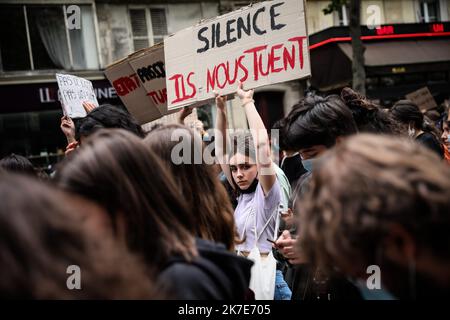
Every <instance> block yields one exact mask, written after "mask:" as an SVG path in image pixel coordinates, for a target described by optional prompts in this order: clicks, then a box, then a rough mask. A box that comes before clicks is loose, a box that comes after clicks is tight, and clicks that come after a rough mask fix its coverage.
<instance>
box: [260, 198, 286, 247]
mask: <svg viewBox="0 0 450 320" xmlns="http://www.w3.org/2000/svg"><path fill="white" fill-rule="evenodd" d="M279 205H280V203H278V205H277V206H276V207H275V209H274V210H273V212H272V214H271V216H270V217H269V219H267V221H266V224H265V225H264V227H263V228H262V230H261V232H260V234H259V236H257V237H256V217H255V239H256V243H258V241H259V238H261V236H262V234H263V233H264V230H266V228H267V226H268V225H269V222H270V220H272V218H273V217H274V216H276V217H275V219H276V220H275V230H274V233H273V234H274V236H273V238H274V240H275V238H276V236H277V229H278V228H279V227H280V219H279V216H278V215H277V213H278V210H277V209H278V207H279ZM255 245H256V244H255Z"/></svg>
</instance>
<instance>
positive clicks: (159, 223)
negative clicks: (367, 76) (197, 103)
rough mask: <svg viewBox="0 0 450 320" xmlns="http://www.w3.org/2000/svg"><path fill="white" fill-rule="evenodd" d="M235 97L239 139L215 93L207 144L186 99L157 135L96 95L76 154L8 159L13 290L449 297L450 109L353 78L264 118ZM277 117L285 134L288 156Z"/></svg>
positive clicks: (64, 125) (64, 122)
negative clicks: (378, 98) (356, 86)
mask: <svg viewBox="0 0 450 320" xmlns="http://www.w3.org/2000/svg"><path fill="white" fill-rule="evenodd" d="M236 96H237V98H238V99H239V100H240V102H241V105H242V108H243V109H244V111H245V115H246V117H247V120H248V124H249V129H250V130H248V131H246V130H235V131H234V132H231V134H229V133H230V132H229V130H228V129H229V128H228V124H227V98H226V97H223V96H220V94H218V93H217V94H216V106H217V117H216V128H215V131H214V132H215V135H214V139H209V140H208V141H205V139H202V134H205V132H204V131H200V132H199V131H198V130H195V129H192V128H190V127H188V126H186V125H184V123H183V120H184V118H185V117H186V116H187V115H188V113H189V112H190V111H186V110H188V109H185V110H182V111H181V112H180V118H179V122H180V123H178V124H170V125H156V126H154V127H152V128H151V130H150V131H149V132H144V131H143V130H142V128H141V126H140V125H139V124H138V123H137V122H136V120H135V119H133V117H132V116H131V115H130V114H129V113H128V112H126V111H125V110H123V109H121V108H118V107H116V106H112V105H102V106H99V107H97V108H93V106H91V105H89V104H85V105H84V107H85V109H86V110H87V111H88V114H87V116H86V117H85V118H80V119H70V118H68V117H63V118H62V119H61V130H62V132H63V133H64V135H65V136H66V138H67V149H66V156H65V158H64V160H63V161H61V162H60V163H58V164H57V165H56V166H55V170H54V172H53V173H52V174H51V175H46V174H43V173H42V172H39V171H38V170H37V169H36V168H34V167H33V165H32V163H31V162H30V161H29V160H28V159H27V158H25V157H23V156H20V155H16V154H11V155H9V156H7V157H5V158H3V159H1V160H0V198H1V201H2V205H1V206H0V221H1V223H0V228H1V231H0V265H2V266H4V267H3V269H2V275H1V277H0V295H1V296H3V297H8V298H11V297H15V298H36V299H49V298H50V299H53V298H56V299H117V298H123V299H194V300H197V299H205V300H211V299H213V300H247V301H249V300H255V299H256V300H261V299H264V300H363V299H401V300H404V299H424V298H433V299H434V298H438V299H439V298H445V297H448V296H449V294H450V250H449V248H450V232H449V229H450V153H449V148H450V133H449V124H450V117H449V110H448V106H445V105H443V106H441V107H439V108H436V109H435V110H428V111H427V112H423V111H422V110H420V108H419V106H417V105H415V104H414V103H413V102H411V101H408V100H401V101H398V102H397V103H396V104H395V105H394V106H392V107H391V108H386V107H383V106H380V105H377V104H375V103H373V102H371V101H370V100H369V99H367V98H366V97H364V96H362V95H360V94H359V93H357V92H355V91H353V90H352V89H350V88H344V89H343V90H342V92H341V95H340V96H339V95H328V96H323V95H319V94H315V93H312V92H311V93H307V94H306V95H305V97H304V98H302V99H301V101H299V102H298V103H297V104H296V105H294V106H293V108H292V110H291V112H290V113H289V114H288V115H287V116H286V117H285V118H283V119H281V120H279V121H278V122H277V123H276V124H275V126H274V128H265V126H264V123H263V121H262V119H261V117H260V115H259V114H258V111H257V109H256V106H255V101H254V99H253V90H244V88H243V85H242V84H240V85H239V87H238V88H237V91H236ZM190 110H191V109H190ZM267 129H278V130H279V131H278V132H279V148H280V149H281V150H282V161H281V163H280V164H279V165H278V164H277V163H275V160H274V159H275V158H276V157H274V156H273V152H272V150H273V148H272V146H271V144H270V139H269V138H270V137H269V135H268V130H267ZM174 137H175V138H174ZM180 146H184V147H186V148H180ZM188 150H189V151H192V152H188ZM208 150H209V151H212V152H211V154H212V155H213V161H212V162H211V161H207V160H208V159H205V154H206V153H207V152H205V151H208ZM180 159H181V160H180ZM199 159H200V161H199ZM73 266H75V267H76V268H79V269H80V270H81V273H80V279H78V280H77V281H78V282H79V284H80V286H79V287H78V288H73V286H70V285H69V282H70V279H69V278H70V277H71V273H70V272H69V271H68V270H72V269H70V267H73ZM68 268H69V269H68Z"/></svg>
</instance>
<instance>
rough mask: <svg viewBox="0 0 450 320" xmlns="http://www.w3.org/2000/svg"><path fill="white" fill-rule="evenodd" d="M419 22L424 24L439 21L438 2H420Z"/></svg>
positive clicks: (436, 0)
mask: <svg viewBox="0 0 450 320" xmlns="http://www.w3.org/2000/svg"><path fill="white" fill-rule="evenodd" d="M419 21H420V22H425V23H428V22H436V21H440V19H439V1H438V0H425V1H420V17H419Z"/></svg>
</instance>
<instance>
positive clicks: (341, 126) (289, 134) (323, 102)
mask: <svg viewBox="0 0 450 320" xmlns="http://www.w3.org/2000/svg"><path fill="white" fill-rule="evenodd" d="M276 128H281V132H280V140H282V141H281V142H280V146H282V148H285V150H299V149H303V148H309V147H312V146H315V145H325V146H327V147H332V146H333V145H334V144H335V143H336V138H337V137H340V136H348V135H351V134H354V133H356V132H357V129H356V124H355V121H354V120H353V116H352V113H351V111H350V109H349V108H348V107H347V106H346V105H345V104H344V102H343V101H342V100H341V98H340V97H339V96H337V95H330V96H326V97H321V96H319V95H316V94H314V93H311V94H308V95H307V96H306V97H305V98H304V99H303V100H301V101H300V102H299V103H298V104H296V105H295V106H293V108H292V110H291V112H290V113H289V114H288V115H287V117H286V118H284V119H283V120H281V121H280V122H278V123H277V127H276Z"/></svg>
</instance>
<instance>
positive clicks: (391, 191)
mask: <svg viewBox="0 0 450 320" xmlns="http://www.w3.org/2000/svg"><path fill="white" fill-rule="evenodd" d="M297 210H298V213H299V215H300V219H299V238H300V241H299V243H298V246H299V249H301V250H302V252H303V254H304V255H305V256H306V257H307V258H308V259H309V260H310V261H311V262H313V263H320V264H321V265H322V266H324V267H328V268H330V267H334V268H338V269H339V271H340V272H341V273H342V274H344V275H345V276H347V277H350V278H351V279H353V280H354V281H355V283H358V287H359V288H360V289H362V290H361V293H362V294H363V296H364V298H366V299H383V300H386V299H393V298H395V299H400V300H416V299H417V300H421V299H427V300H428V299H430V300H433V301H436V299H437V300H443V301H445V300H447V299H448V297H449V294H450V252H449V249H448V244H449V243H450V234H449V232H448V229H449V227H450V215H449V212H450V167H448V166H447V165H446V164H445V163H444V162H442V161H439V158H438V156H437V155H435V154H434V153H431V152H429V151H428V150H427V149H426V148H425V147H424V146H422V145H420V144H416V143H413V142H412V141H410V140H408V139H405V138H396V137H393V136H380V135H378V136H377V135H373V134H360V135H357V136H354V137H351V138H349V139H347V140H345V141H343V142H342V143H341V144H340V145H338V146H336V148H334V149H333V150H330V151H329V152H327V154H326V155H324V157H323V161H321V163H320V164H319V165H318V166H317V167H316V168H315V172H314V175H313V176H312V179H311V184H310V188H309V190H308V191H307V192H306V193H304V194H302V195H301V198H300V200H299V206H298V208H297Z"/></svg>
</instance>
